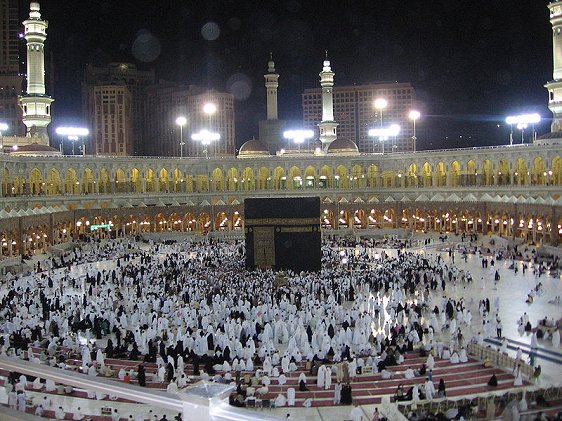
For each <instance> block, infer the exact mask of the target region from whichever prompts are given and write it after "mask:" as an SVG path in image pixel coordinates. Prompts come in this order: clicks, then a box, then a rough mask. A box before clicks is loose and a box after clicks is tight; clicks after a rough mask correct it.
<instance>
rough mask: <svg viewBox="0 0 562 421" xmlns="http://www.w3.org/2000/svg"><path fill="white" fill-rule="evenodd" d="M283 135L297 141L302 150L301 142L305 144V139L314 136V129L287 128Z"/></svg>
mask: <svg viewBox="0 0 562 421" xmlns="http://www.w3.org/2000/svg"><path fill="white" fill-rule="evenodd" d="M283 137H284V138H285V139H289V140H292V141H293V142H295V143H296V144H297V145H298V147H299V152H300V150H301V144H303V143H304V141H305V140H307V139H311V138H312V137H314V132H313V131H312V130H287V131H285V132H283Z"/></svg>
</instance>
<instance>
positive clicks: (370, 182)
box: [367, 164, 380, 187]
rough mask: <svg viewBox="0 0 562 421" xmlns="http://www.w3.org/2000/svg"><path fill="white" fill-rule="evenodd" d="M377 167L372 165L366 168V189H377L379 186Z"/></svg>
mask: <svg viewBox="0 0 562 421" xmlns="http://www.w3.org/2000/svg"><path fill="white" fill-rule="evenodd" d="M379 173H380V171H379V167H377V166H376V165H374V164H372V165H369V167H368V168H367V187H377V186H378V185H379Z"/></svg>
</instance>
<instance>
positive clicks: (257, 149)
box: [238, 139, 270, 158]
mask: <svg viewBox="0 0 562 421" xmlns="http://www.w3.org/2000/svg"><path fill="white" fill-rule="evenodd" d="M268 155H270V153H269V150H268V149H267V148H266V147H265V145H264V144H263V143H261V142H260V141H259V140H257V139H250V140H248V141H247V142H245V143H244V144H243V145H242V146H241V147H240V151H239V152H238V157H239V158H254V157H262V156H268Z"/></svg>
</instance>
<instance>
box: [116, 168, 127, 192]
mask: <svg viewBox="0 0 562 421" xmlns="http://www.w3.org/2000/svg"><path fill="white" fill-rule="evenodd" d="M127 184H128V182H127V176H126V175H125V170H123V169H122V168H117V169H116V170H115V191H116V192H119V193H126V192H127V191H128V190H129V189H128V186H127Z"/></svg>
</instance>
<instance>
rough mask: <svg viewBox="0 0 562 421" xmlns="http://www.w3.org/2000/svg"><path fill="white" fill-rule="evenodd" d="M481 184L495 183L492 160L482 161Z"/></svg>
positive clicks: (489, 184)
mask: <svg viewBox="0 0 562 421" xmlns="http://www.w3.org/2000/svg"><path fill="white" fill-rule="evenodd" d="M481 180H482V182H481V184H482V185H483V186H491V185H492V184H494V167H493V166H492V161H490V160H489V159H486V160H485V161H484V162H483V163H482V175H481Z"/></svg>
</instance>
